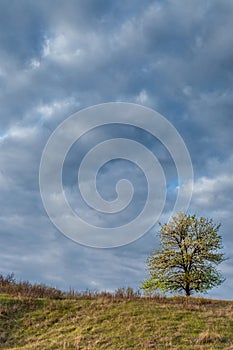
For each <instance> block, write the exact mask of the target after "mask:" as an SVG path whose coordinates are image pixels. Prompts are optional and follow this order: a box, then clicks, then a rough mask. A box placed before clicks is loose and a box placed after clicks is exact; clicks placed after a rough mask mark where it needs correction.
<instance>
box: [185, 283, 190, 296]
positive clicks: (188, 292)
mask: <svg viewBox="0 0 233 350" xmlns="http://www.w3.org/2000/svg"><path fill="white" fill-rule="evenodd" d="M185 293H186V297H190V286H189V284H187V285H186V287H185Z"/></svg>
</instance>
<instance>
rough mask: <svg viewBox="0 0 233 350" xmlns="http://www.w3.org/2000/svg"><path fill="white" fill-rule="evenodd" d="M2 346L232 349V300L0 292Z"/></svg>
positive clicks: (0, 341) (0, 334)
mask: <svg viewBox="0 0 233 350" xmlns="http://www.w3.org/2000/svg"><path fill="white" fill-rule="evenodd" d="M0 349H4V350H6V349H11V350H13V349H21V350H22V349H23V350H27V349H36V350H40V349H43V350H44V349H51V350H52V349H56V350H57V349H86V350H87V349H90V350H93V349H104V350H106V349H116V350H118V349H164V350H165V349H179V350H180V349H213V350H216V349H233V302H232V301H214V300H208V299H200V298H191V297H190V298H189V299H187V298H186V299H185V298H182V297H179V298H159V297H155V298H153V299H144V298H136V297H131V298H126V297H120V296H115V297H113V296H112V297H111V296H109V295H104V294H103V295H102V296H101V295H99V296H98V295H97V296H91V295H89V296H88V294H87V295H83V296H79V297H77V296H76V297H75V298H73V299H71V297H70V298H68V297H62V298H61V299H55V298H54V299H49V298H36V297H29V296H10V295H9V294H1V295H0Z"/></svg>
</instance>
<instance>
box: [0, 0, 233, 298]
mask: <svg viewBox="0 0 233 350" xmlns="http://www.w3.org/2000/svg"><path fill="white" fill-rule="evenodd" d="M232 15H233V5H232V2H231V1H230V0H223V1H221V2H219V1H217V0H216V1H215V0H214V1H211V2H210V1H207V2H205V3H203V1H199V0H198V1H195V2H193V1H191V0H190V1H186V2H185V4H184V2H183V1H181V0H178V1H176V3H174V2H172V1H164V2H162V1H144V2H141V1H134V2H132V1H129V0H127V1H124V3H121V2H116V1H107V2H106V1H98V2H97V1H94V0H92V1H91V0H90V1H89V0H88V1H85V2H83V1H69V2H64V1H53V2H47V1H40V2H37V3H36V2H34V1H20V2H19V1H11V4H10V5H9V3H8V1H1V4H0V33H1V34H0V90H1V94H0V128H1V129H0V157H1V165H0V191H1V195H0V201H1V214H0V221H1V236H0V237H1V245H2V246H4V250H3V252H2V254H1V256H0V260H1V266H2V269H3V272H6V273H7V272H10V271H14V272H16V275H17V276H19V277H20V278H29V279H31V280H42V281H46V282H47V283H50V282H51V283H52V284H57V285H58V286H61V287H63V288H65V287H66V286H68V287H69V286H72V287H77V288H83V289H85V288H99V289H105V288H107V289H114V288H116V287H117V286H120V285H126V284H132V285H133V286H138V284H139V283H140V281H141V280H143V278H144V277H145V271H144V267H145V263H144V262H145V259H146V256H147V255H148V253H149V252H150V250H151V247H152V246H153V245H156V242H157V241H156V239H154V237H153V233H152V232H150V233H148V234H147V235H145V236H144V237H143V238H141V239H140V240H138V241H137V242H135V243H133V244H131V245H127V246H125V247H121V248H117V249H110V250H99V251H98V250H95V249H91V248H87V247H82V246H79V245H77V244H74V243H73V242H71V241H69V240H67V239H66V238H65V237H63V236H62V235H61V234H59V233H58V232H57V231H56V229H55V228H54V227H53V226H52V224H51V223H50V221H49V220H48V219H47V217H46V213H45V211H44V209H43V206H42V203H41V199H40V194H39V185H38V183H39V179H38V169H39V162H40V157H41V153H42V150H43V148H44V146H45V143H46V141H47V139H48V137H49V136H50V135H51V133H52V132H53V131H54V129H55V127H57V126H58V125H59V123H60V122H61V121H63V120H64V119H66V118H67V116H68V115H70V114H71V113H74V112H75V111H77V110H79V109H81V108H83V107H87V106H90V105H93V104H96V103H102V102H109V101H128V102H135V103H139V104H143V105H145V106H148V107H152V108H155V109H156V110H158V111H159V112H160V113H162V114H163V115H165V116H166V117H167V118H168V119H169V120H170V121H171V122H172V123H173V124H174V126H175V127H176V128H177V129H178V131H179V132H180V133H181V135H182V137H183V138H184V140H185V142H186V144H187V146H188V149H189V151H190V154H191V157H192V162H193V166H194V172H195V187H194V194H193V200H192V202H191V207H190V211H195V212H197V213H198V214H202V215H208V216H209V217H213V218H214V219H215V220H216V221H217V222H218V221H220V222H222V231H221V233H222V235H223V238H224V242H225V243H224V244H225V246H226V251H227V254H228V255H229V256H232V253H231V244H232V239H231V227H232V219H231V213H232V209H233V203H232V199H231V197H232V195H231V194H232V182H233V179H232V166H233V165H232V146H233V145H232V120H233V119H232V109H233V98H232V97H233V91H232V86H233V74H232V73H233V64H232V62H233V60H232V58H233V33H232V29H231V28H232ZM114 132H115V133H116V131H113V130H110V129H108V130H105V131H103V136H102V137H104V138H108V137H110V136H112V135H113V136H114V135H115V134H114ZM119 134H120V135H125V130H123V128H122V129H121V130H118V135H119ZM130 137H132V138H133V137H134V138H136V139H137V140H140V141H141V142H143V143H144V144H146V145H147V146H150V147H151V148H152V149H153V150H157V154H158V157H159V159H160V160H161V162H162V164H163V166H164V168H165V171H166V175H167V177H168V179H169V182H170V183H172V185H171V188H172V190H171V191H170V192H169V193H168V203H167V206H166V211H167V212H169V210H170V207H171V203H172V201H173V200H174V191H175V186H176V180H173V177H174V175H176V174H175V171H174V164H173V165H172V166H171V159H170V158H169V156H168V155H167V153H166V152H164V151H163V150H162V149H159V150H158V148H159V147H158V144H156V143H153V142H152V140H151V138H150V136H146V135H139V134H137V132H136V131H135V130H134V131H131V134H130ZM90 139H91V140H92V142H93V143H95V142H97V141H98V137H97V136H96V135H95V136H93V135H92V136H90ZM93 140H94V141H93ZM89 146H90V144H89ZM82 147H83V145H82ZM83 149H84V150H85V147H83ZM155 153H156V152H155ZM73 162H75V157H74V155H73V158H72V157H71V158H70V162H68V163H67V168H66V170H67V171H68V175H69V171H70V174H72V176H74V170H72V166H73ZM73 169H74V168H73ZM72 171H73V172H72ZM111 171H113V172H114V170H108V169H107V168H106V169H105V173H103V175H102V176H103V177H102V182H101V178H100V183H99V185H100V187H101V185H104V187H103V190H102V193H103V195H105V196H108V195H109V194H110V193H111V194H112V195H113V194H114V186H115V184H114V183H112V182H111V181H112V180H113V179H117V178H118V177H119V176H122V175H123V174H124V171H125V172H127V173H130V170H128V169H127V168H125V170H124V169H123V167H122V166H121V168H120V169H119V170H116V171H115V173H114V176H113V173H111ZM131 172H132V174H133V171H132V169H131ZM132 174H131V175H132ZM108 175H109V178H110V180H111V181H110V180H109V181H108V180H107V177H108ZM169 176H170V177H169ZM68 177H69V176H68ZM134 181H135V184H136V186H137V187H140V181H139V179H137V178H136V177H135V179H134ZM173 181H174V183H173ZM66 185H67V186H68V187H69V186H71V185H72V184H71V182H70V181H68V183H66ZM142 187H143V186H142ZM142 187H140V190H141V191H142V192H143V189H142ZM70 189H71V187H70V188H69V190H70ZM100 190H101V189H100ZM111 191H112V192H111ZM143 193H144V192H143ZM70 196H71V197H70V198H72V200H73V197H72V196H73V193H71V194H70ZM142 198H143V196H140V193H139V195H138V197H137V201H140V200H141V199H142ZM137 209H138V207H135V208H134V211H135V212H137ZM134 211H132V213H133V212H134ZM91 215H92V214H91ZM93 215H94V214H93ZM164 219H166V215H165V217H164ZM231 267H232V261H231V260H228V261H227V262H226V263H225V264H224V266H223V272H225V273H226V275H227V281H226V282H225V285H224V286H223V287H221V288H219V289H218V290H216V291H213V292H212V294H210V295H213V296H218V297H223V298H224V297H225V298H227V297H230V289H231V282H230V281H231V280H232V274H231Z"/></svg>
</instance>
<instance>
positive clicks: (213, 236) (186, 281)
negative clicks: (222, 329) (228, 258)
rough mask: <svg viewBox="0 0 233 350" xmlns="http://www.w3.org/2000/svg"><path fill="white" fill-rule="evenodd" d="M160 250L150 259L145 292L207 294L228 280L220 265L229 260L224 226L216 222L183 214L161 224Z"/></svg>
mask: <svg viewBox="0 0 233 350" xmlns="http://www.w3.org/2000/svg"><path fill="white" fill-rule="evenodd" d="M160 227H161V229H160V231H159V232H158V236H159V238H160V249H158V250H154V251H153V252H152V254H151V255H149V257H148V259H147V266H148V269H149V272H150V277H149V278H148V279H147V280H146V281H145V282H144V283H143V285H142V288H143V289H144V290H145V291H153V290H156V289H159V290H161V291H163V292H167V291H169V292H185V294H186V296H190V294H191V293H192V292H194V291H195V292H206V291H207V290H209V289H211V288H213V287H216V286H218V285H220V284H221V283H222V282H223V281H224V279H223V278H222V276H221V274H220V273H219V272H218V271H217V269H216V265H218V264H219V263H221V262H222V261H224V260H225V258H224V254H223V253H221V249H222V244H221V236H220V235H218V231H219V228H220V225H215V224H214V223H213V221H212V219H207V218H203V217H200V218H199V219H198V218H197V217H196V216H195V215H192V216H191V215H185V214H184V213H180V214H179V215H177V216H176V217H173V218H172V220H171V221H170V222H169V223H168V224H165V225H161V224H160Z"/></svg>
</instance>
